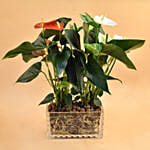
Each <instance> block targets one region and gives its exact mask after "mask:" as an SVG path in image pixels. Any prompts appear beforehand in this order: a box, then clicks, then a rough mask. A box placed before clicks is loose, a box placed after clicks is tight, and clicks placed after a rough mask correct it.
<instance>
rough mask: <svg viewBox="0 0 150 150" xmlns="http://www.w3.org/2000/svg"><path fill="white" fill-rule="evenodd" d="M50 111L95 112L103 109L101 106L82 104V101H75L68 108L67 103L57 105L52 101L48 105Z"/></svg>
mask: <svg viewBox="0 0 150 150" xmlns="http://www.w3.org/2000/svg"><path fill="white" fill-rule="evenodd" d="M48 111H49V112H94V111H101V106H96V105H94V106H90V105H86V106H85V105H82V103H81V102H76V103H73V105H72V108H68V107H67V105H63V106H59V107H57V106H56V103H51V104H49V105H48Z"/></svg>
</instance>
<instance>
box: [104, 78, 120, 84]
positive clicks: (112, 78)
mask: <svg viewBox="0 0 150 150" xmlns="http://www.w3.org/2000/svg"><path fill="white" fill-rule="evenodd" d="M106 78H107V80H118V81H119V82H121V83H122V81H121V80H120V79H118V78H114V77H112V76H106Z"/></svg>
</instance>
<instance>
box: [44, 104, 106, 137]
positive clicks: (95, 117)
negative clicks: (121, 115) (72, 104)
mask: <svg viewBox="0 0 150 150" xmlns="http://www.w3.org/2000/svg"><path fill="white" fill-rule="evenodd" d="M46 115H47V135H48V138H102V137H103V124H104V123H103V121H104V112H103V108H101V111H91V112H48V106H47V110H46Z"/></svg>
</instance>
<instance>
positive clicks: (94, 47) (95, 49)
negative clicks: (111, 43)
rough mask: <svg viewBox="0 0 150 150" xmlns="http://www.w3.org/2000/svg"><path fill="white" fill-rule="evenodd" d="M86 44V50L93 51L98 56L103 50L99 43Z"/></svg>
mask: <svg viewBox="0 0 150 150" xmlns="http://www.w3.org/2000/svg"><path fill="white" fill-rule="evenodd" d="M84 46H85V48H86V51H89V52H91V53H92V54H94V55H95V56H98V55H99V54H100V51H101V50H102V46H101V44H97V43H92V44H88V43H85V44H84Z"/></svg>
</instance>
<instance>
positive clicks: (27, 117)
mask: <svg viewBox="0 0 150 150" xmlns="http://www.w3.org/2000/svg"><path fill="white" fill-rule="evenodd" d="M0 1H1V3H0V4H1V5H0V58H2V56H3V55H4V54H5V53H6V52H7V51H8V50H10V49H12V48H14V47H16V46H17V45H18V44H20V43H21V42H23V41H26V40H30V41H33V40H34V39H35V38H36V36H37V35H38V32H39V31H38V30H35V29H34V28H33V25H34V24H35V23H37V22H39V21H40V20H41V18H44V19H45V20H46V21H49V20H53V19H55V18H56V17H60V16H67V17H72V18H73V20H74V21H75V22H78V24H80V23H81V19H80V17H79V14H80V13H84V12H88V13H89V14H91V15H92V16H95V15H101V14H106V16H108V17H110V18H112V19H114V20H115V21H116V22H117V23H118V26H117V27H114V28H110V27H105V31H106V32H108V33H110V32H111V36H113V35H114V34H115V33H116V34H119V35H122V36H125V37H131V38H140V39H145V40H146V43H145V45H144V46H143V47H142V48H141V49H138V50H137V51H134V52H133V53H131V54H130V58H131V59H132V60H133V61H134V63H135V65H136V67H137V71H132V70H129V69H127V68H126V67H125V66H124V65H123V64H120V63H119V62H118V66H117V67H115V68H114V71H113V75H114V76H115V77H119V78H120V79H121V80H123V81H124V84H123V85H122V84H120V83H119V82H117V81H115V82H114V81H111V82H110V89H111V92H112V95H111V96H109V95H107V94H106V95H105V96H104V97H103V99H102V101H103V105H104V109H105V127H104V129H105V130H104V138H103V139H102V140H98V139H90V140H89V139H83V140H78V139H75V140H48V139H47V137H46V118H45V107H42V106H41V107H38V103H39V102H40V100H41V99H42V98H43V97H45V96H46V94H47V93H48V92H49V87H48V84H47V82H46V80H45V79H44V78H43V76H40V77H39V78H37V79H36V80H34V81H33V82H32V83H29V84H26V85H23V84H14V82H15V80H16V79H17V78H18V77H19V75H21V73H23V72H24V71H25V70H26V68H28V67H29V66H30V65H31V64H32V63H33V62H34V61H31V62H30V63H29V64H25V63H24V62H23V61H22V60H21V56H18V57H17V58H15V59H7V60H4V61H0V150H34V149H36V150H42V149H44V150H50V149H55V150H60V149H61V150H70V149H73V150H75V149H78V150H81V149H82V150H84V149H86V150H98V149H99V150H100V149H102V150H149V149H150V117H149V114H150V86H149V83H150V67H149V65H150V45H149V38H150V18H149V16H150V0H122V1H121V0H114V1H113V0H55V1H52V0H24V1H23V0H5V1H4V0H0Z"/></svg>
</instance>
